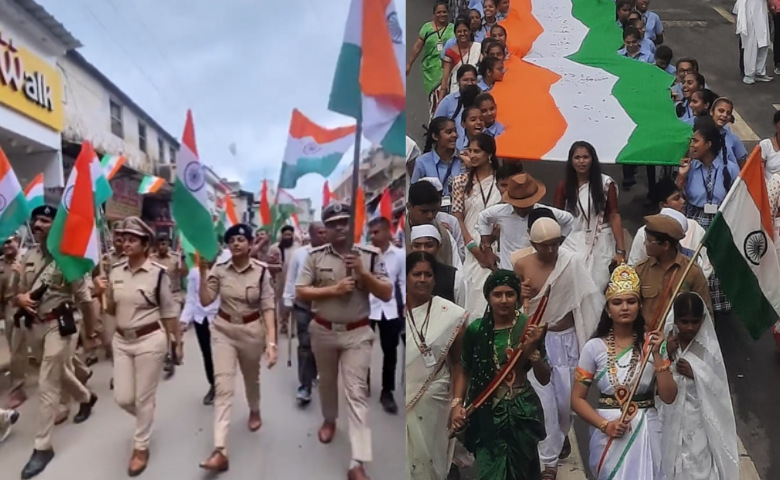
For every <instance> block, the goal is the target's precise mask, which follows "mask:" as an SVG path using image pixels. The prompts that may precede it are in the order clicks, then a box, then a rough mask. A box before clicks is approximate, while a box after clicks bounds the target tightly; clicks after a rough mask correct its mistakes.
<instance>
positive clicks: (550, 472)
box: [542, 467, 558, 480]
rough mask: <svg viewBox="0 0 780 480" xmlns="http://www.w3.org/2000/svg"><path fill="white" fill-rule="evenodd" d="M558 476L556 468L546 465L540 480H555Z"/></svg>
mask: <svg viewBox="0 0 780 480" xmlns="http://www.w3.org/2000/svg"><path fill="white" fill-rule="evenodd" d="M557 478H558V469H557V468H551V467H547V468H545V469H544V471H543V472H542V480H555V479H557Z"/></svg>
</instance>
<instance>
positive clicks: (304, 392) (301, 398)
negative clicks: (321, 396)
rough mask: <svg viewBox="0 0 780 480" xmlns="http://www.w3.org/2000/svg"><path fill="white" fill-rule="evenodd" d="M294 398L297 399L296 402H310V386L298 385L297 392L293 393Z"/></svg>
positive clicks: (306, 403)
mask: <svg viewBox="0 0 780 480" xmlns="http://www.w3.org/2000/svg"><path fill="white" fill-rule="evenodd" d="M295 399H296V400H298V404H299V405H301V406H303V405H308V404H309V403H310V402H311V388H308V387H304V386H303V385H301V386H300V387H298V392H297V393H296V394H295Z"/></svg>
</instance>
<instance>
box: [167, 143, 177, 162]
mask: <svg viewBox="0 0 780 480" xmlns="http://www.w3.org/2000/svg"><path fill="white" fill-rule="evenodd" d="M168 158H170V159H171V162H175V161H176V149H175V148H173V145H171V149H170V155H168Z"/></svg>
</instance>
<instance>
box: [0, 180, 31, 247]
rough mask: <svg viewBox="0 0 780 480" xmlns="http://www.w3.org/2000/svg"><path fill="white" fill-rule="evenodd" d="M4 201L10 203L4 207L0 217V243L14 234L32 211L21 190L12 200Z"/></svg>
mask: <svg viewBox="0 0 780 480" xmlns="http://www.w3.org/2000/svg"><path fill="white" fill-rule="evenodd" d="M6 201H10V203H9V204H8V205H6V206H5V209H4V210H3V214H2V215H0V242H5V240H6V239H7V238H8V237H10V236H11V235H13V234H14V233H16V231H17V230H19V227H21V226H22V225H24V223H25V222H26V221H27V219H28V218H29V217H30V211H31V210H32V209H31V208H30V207H29V205H28V204H27V199H26V198H25V197H24V192H23V191H21V190H20V191H19V193H18V194H17V195H16V196H15V197H14V198H12V199H6Z"/></svg>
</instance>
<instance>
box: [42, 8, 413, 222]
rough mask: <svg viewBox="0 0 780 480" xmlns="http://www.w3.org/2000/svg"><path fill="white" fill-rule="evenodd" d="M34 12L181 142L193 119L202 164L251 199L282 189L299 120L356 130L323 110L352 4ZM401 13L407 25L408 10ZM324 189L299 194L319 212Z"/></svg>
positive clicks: (315, 180) (301, 186)
mask: <svg viewBox="0 0 780 480" xmlns="http://www.w3.org/2000/svg"><path fill="white" fill-rule="evenodd" d="M38 2H39V3H40V4H42V5H43V6H44V7H45V8H46V9H47V10H48V11H49V13H51V14H52V15H53V16H54V17H55V18H57V19H58V20H59V21H60V22H62V23H63V24H64V25H65V27H66V28H67V29H68V30H69V31H70V32H71V33H73V35H74V36H75V37H76V38H78V39H79V40H80V41H81V43H83V44H84V47H83V48H81V49H80V52H81V53H82V54H83V55H84V56H85V57H86V58H87V59H88V60H89V61H90V62H91V63H92V64H93V65H95V66H96V67H97V68H99V69H100V70H101V71H102V72H103V73H104V74H105V75H106V76H108V77H109V78H110V79H111V80H112V81H113V82H114V83H116V84H117V85H118V86H119V87H120V88H121V89H122V90H123V91H124V92H125V93H127V94H128V95H129V96H130V97H131V98H132V99H133V100H134V101H135V102H136V103H138V104H139V105H140V106H141V107H142V108H143V109H144V110H146V111H147V113H149V114H150V115H151V116H152V117H153V118H154V119H155V120H157V121H158V122H159V123H160V124H161V125H162V126H163V127H165V128H166V129H167V130H168V132H169V133H170V134H172V135H173V136H174V137H176V138H180V137H181V132H182V130H183V126H184V119H185V113H186V110H187V108H191V109H192V110H193V115H194V117H195V130H196V135H197V141H198V150H199V153H200V157H201V161H203V162H204V163H205V164H207V165H209V166H211V167H212V168H214V170H215V171H216V172H217V173H218V174H219V175H221V176H223V177H227V178H228V179H230V180H240V181H241V183H242V187H243V188H244V189H245V190H249V191H253V192H257V191H258V189H259V186H260V182H261V181H262V179H263V178H264V177H267V178H269V179H273V180H274V181H277V180H278V178H279V165H280V162H281V160H282V155H283V153H284V147H285V143H286V140H287V131H288V127H289V122H290V114H291V111H292V109H293V108H296V107H297V108H299V109H300V110H301V111H302V112H303V113H304V114H306V115H308V116H309V117H310V118H311V119H313V120H314V121H315V122H318V123H320V124H321V125H323V126H327V127H337V126H342V125H349V124H350V123H354V120H352V119H349V118H347V117H343V116H341V115H339V114H335V113H331V112H329V111H328V110H327V105H328V95H329V93H330V87H331V82H332V80H333V72H334V70H335V67H336V60H337V57H338V53H339V48H340V46H341V41H342V38H343V35H344V26H345V22H346V17H347V11H348V8H349V0H295V1H293V2H284V1H270V2H258V1H256V0H221V1H218V2H217V1H213V0H163V1H160V0H69V1H62V0H38ZM396 8H397V9H398V16H399V18H400V19H401V21H402V22H405V19H406V2H405V1H403V0H402V1H398V0H396ZM404 26H405V25H404ZM231 143H235V144H236V147H237V149H238V158H235V157H233V156H232V155H231V154H230V152H229V150H228V148H229V145H230V144H231ZM351 157H352V154H351V152H348V154H347V155H346V156H345V159H344V160H343V161H342V164H341V165H340V166H339V168H338V169H337V170H336V172H335V173H334V174H333V176H332V177H331V178H330V181H331V185H334V184H335V183H336V182H337V181H338V179H339V178H341V176H342V174H343V171H344V169H345V168H346V167H347V166H348V164H349V159H351ZM322 183H323V180H322V179H321V178H320V177H315V176H311V175H310V176H307V177H306V178H305V179H303V180H301V181H299V182H298V187H297V188H296V189H295V190H293V191H292V192H291V193H292V194H293V195H294V196H296V197H298V198H304V197H307V196H308V197H312V200H314V202H315V205H316V206H318V207H319V205H320V203H321V194H320V192H321V191H322Z"/></svg>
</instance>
